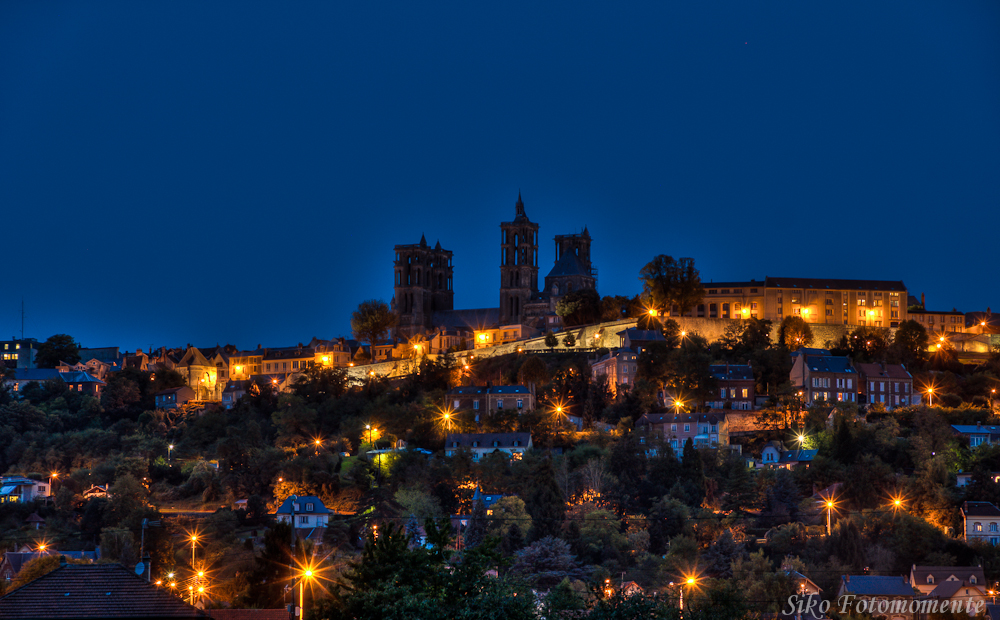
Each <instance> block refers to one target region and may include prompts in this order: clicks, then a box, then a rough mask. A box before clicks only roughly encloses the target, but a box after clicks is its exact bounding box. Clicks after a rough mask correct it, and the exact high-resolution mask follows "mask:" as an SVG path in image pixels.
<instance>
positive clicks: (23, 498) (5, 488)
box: [0, 476, 50, 504]
mask: <svg viewBox="0 0 1000 620" xmlns="http://www.w3.org/2000/svg"><path fill="white" fill-rule="evenodd" d="M49 491H50V489H49V483H48V482H46V481H44V480H32V479H30V478H25V477H24V476H3V477H2V478H0V504H5V503H8V502H32V501H34V500H36V499H39V498H43V497H48V496H49Z"/></svg>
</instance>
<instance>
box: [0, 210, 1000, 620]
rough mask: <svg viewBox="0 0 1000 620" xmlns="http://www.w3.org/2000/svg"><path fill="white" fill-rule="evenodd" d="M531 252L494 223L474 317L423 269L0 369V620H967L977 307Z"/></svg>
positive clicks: (989, 438) (567, 240)
mask: <svg viewBox="0 0 1000 620" xmlns="http://www.w3.org/2000/svg"><path fill="white" fill-rule="evenodd" d="M539 239H540V234H539V225H538V224H536V223H534V222H532V221H531V220H530V219H529V217H528V214H527V211H526V209H525V204H524V202H523V200H522V198H521V197H520V196H518V199H517V201H516V203H515V207H514V216H513V218H512V219H511V221H506V222H502V223H500V238H499V248H500V267H499V269H500V274H499V275H500V281H499V282H500V285H499V295H498V303H497V305H496V306H495V307H489V308H471V309H456V308H454V292H455V291H454V287H455V283H454V277H453V270H454V261H455V260H458V259H460V257H455V256H453V253H452V252H450V251H448V250H445V249H443V248H442V245H441V243H440V242H439V241H437V242H436V243H435V244H434V245H433V246H432V245H430V244H429V243H428V241H427V239H426V237H425V236H422V237H421V239H420V241H419V242H418V243H414V244H404V245H396V246H395V248H394V263H393V272H392V274H388V273H387V274H386V282H387V283H388V282H389V281H390V278H391V281H392V293H391V298H390V300H389V301H385V300H379V299H373V300H359V304H358V309H357V311H356V312H354V314H353V316H352V317H351V326H352V333H351V334H346V335H338V336H336V337H332V336H330V335H327V334H320V336H322V337H317V336H316V335H311V334H310V335H306V334H304V335H303V336H304V337H303V339H302V340H301V341H300V342H297V343H294V344H293V343H277V345H278V346H272V345H264V344H257V345H256V346H253V345H251V347H250V348H248V347H246V346H236V345H232V344H226V345H219V344H216V345H214V346H208V347H205V346H193V345H191V344H185V345H184V346H171V347H168V346H162V347H159V348H152V349H147V350H128V351H125V350H122V349H121V348H120V347H117V346H107V347H100V348H86V347H82V346H80V345H79V343H77V342H76V341H75V340H74V338H73V337H72V336H71V335H66V334H57V335H54V336H52V337H49V338H48V339H45V340H40V339H35V338H30V337H28V338H25V337H21V338H13V339H11V340H6V341H0V353H2V356H3V357H2V360H0V362H2V364H3V375H2V389H0V436H2V437H3V438H4V440H3V442H2V448H3V449H2V450H0V471H2V472H4V473H3V477H2V481H0V482H2V484H0V523H2V527H0V545H2V549H3V552H4V556H3V559H2V562H0V588H2V589H3V591H5V592H6V593H7V595H6V596H4V597H3V598H0V616H4V617H6V616H5V614H10V615H11V617H15V616H17V615H18V614H25V613H30V605H31V603H30V601H31V600H33V599H31V597H30V596H29V594H30V593H31V592H32V588H33V587H34V588H41V587H43V586H44V587H63V586H62V585H61V584H63V583H70V582H72V583H77V582H78V581H79V582H81V583H82V582H86V581H87V580H88V579H91V577H86V575H92V576H93V580H94V581H93V583H94V584H100V583H103V582H102V580H114V579H118V578H119V577H120V576H116V575H117V573H114V572H113V571H112V570H111V569H110V568H108V567H107V564H105V563H108V562H110V563H112V564H115V563H116V564H119V565H121V566H122V567H124V568H125V569H127V570H128V571H129V572H132V573H134V575H135V576H136V577H137V578H138V579H141V580H144V583H141V584H137V585H135V587H136V588H138V589H137V590H136V591H137V592H142V593H143V594H142V595H141V596H139V595H137V600H140V601H149V602H148V605H150V606H154V607H155V606H161V607H162V606H163V605H167V606H168V607H169V606H172V605H177V614H178V616H177V617H182V616H184V614H194V615H200V614H207V615H211V616H213V617H218V618H236V617H242V616H238V615H225V614H227V613H228V614H233V613H236V610H250V609H254V610H257V611H260V610H274V611H275V613H276V614H277V615H276V616H273V617H284V618H287V617H290V616H289V614H291V615H292V617H294V616H295V615H297V614H300V613H304V615H305V617H306V618H369V617H371V618H376V617H428V618H437V617H442V618H444V617H468V618H473V617H475V618H479V617H483V618H485V617H499V616H497V615H495V614H501V615H502V616H504V617H515V618H522V617H523V618H528V617H532V618H535V617H540V616H541V617H551V616H553V615H561V616H563V617H585V616H589V617H594V618H605V617H606V618H626V617H628V618H631V617H640V616H641V614H643V613H647V614H660V615H655V616H653V615H645V616H641V617H664V618H668V617H675V618H676V617H681V614H682V613H683V614H684V615H683V617H685V618H692V617H694V618H701V617H704V618H719V617H727V618H739V617H747V618H750V617H808V618H822V617H830V618H834V617H857V616H851V615H850V614H851V613H856V614H863V613H866V609H867V612H872V611H878V609H877V605H878V604H879V601H889V604H890V605H891V604H896V606H897V608H899V609H904V611H902V612H900V614H898V615H893V616H892V617H900V618H916V617H924V616H921V615H920V613H921V612H920V611H919V610H923V612H924V613H925V614H926V613H927V610H939V609H940V610H943V609H947V608H949V607H948V605H950V608H951V609H966V610H967V609H972V607H974V606H976V605H978V606H979V607H977V608H976V609H978V610H980V611H982V612H983V613H1000V608H997V607H996V606H995V605H994V603H995V597H996V591H997V590H998V589H1000V588H998V585H997V584H998V581H1000V552H998V544H1000V530H998V528H1000V507H998V506H1000V420H998V419H997V413H996V407H995V404H996V403H995V400H996V390H997V387H998V384H1000V379H998V377H1000V317H994V316H993V315H992V313H991V311H990V310H989V308H988V307H986V308H983V309H966V310H967V311H965V312H962V311H959V310H957V309H955V308H952V309H950V310H947V307H948V306H949V305H950V304H949V303H947V301H946V300H945V301H944V302H942V303H940V304H939V303H936V302H935V303H932V304H925V298H924V295H923V294H922V293H916V292H914V291H910V290H908V289H907V287H906V285H905V284H904V282H903V280H892V281H883V280H851V279H821V278H811V277H791V276H788V277H786V276H768V275H763V274H762V275H763V277H761V278H760V279H759V280H757V279H752V280H750V281H716V280H715V279H714V275H715V274H713V278H712V279H709V280H707V281H706V275H705V274H701V273H700V272H699V270H698V269H697V267H696V265H695V260H694V259H692V258H674V257H671V256H668V255H665V254H664V255H658V256H654V257H650V261H649V262H648V264H646V265H645V267H643V268H642V270H641V271H640V272H639V273H638V274H636V275H637V277H638V279H639V281H641V283H642V290H641V291H639V292H637V293H636V294H635V295H633V296H603V297H602V296H601V295H600V294H599V292H598V291H599V287H600V281H599V278H598V270H597V267H596V266H595V265H594V264H593V263H592V260H591V256H592V253H591V246H592V244H595V243H599V241H600V240H599V239H594V238H592V237H591V234H590V232H589V231H588V230H587V228H586V227H584V228H583V229H582V231H581V232H578V233H565V234H556V235H555V236H554V260H553V263H552V267H551V268H550V269H549V270H548V272H547V273H546V274H545V275H543V276H541V272H540V270H542V267H541V265H540V260H539V249H540V248H539V243H540V242H539ZM800 269H801V268H800ZM718 275H720V276H722V277H725V275H726V274H718ZM800 275H803V276H808V275H809V274H808V273H806V274H800ZM901 275H902V274H901ZM540 276H541V277H540ZM483 286H485V285H483ZM386 290H387V295H386V296H387V297H388V296H389V295H388V287H387V289H386ZM305 336H308V338H306V337H305ZM88 567H89V568H88ZM88 570H89V571H92V572H90V573H88V572H87V571H88ZM123 570H124V569H123ZM46 580H48V581H46ZM46 583H48V584H51V585H45V584H46ZM140 586H141V587H140ZM74 587H76V586H74ZM81 587H83V586H81ZM94 587H95V588H96V587H97V585H95V586H94ZM143 588H146V589H143ZM95 591H96V590H95ZM25 593H28V594H25ZM845 596H846V597H851V596H853V597H854V598H853V601H854V602H853V603H852V605H854V607H851V608H850V609H847V610H846V611H845V608H843V607H842V606H841V605H840V604H841V603H842V601H843V600H844V597H845ZM158 597H159V598H158ZM164 597H166V598H164ZM790 597H797V598H795V599H794V600H795V601H798V603H802V604H803V605H804V606H805V608H808V609H807V610H806V611H805V612H804V611H803V609H798V610H797V611H795V610H794V609H793V611H792V612H791V613H790V612H789V611H788V607H789V601H790V600H792V599H790ZM26 601H27V602H26ZM859 601H864V603H861V605H862V606H861V607H858V604H859V603H858V602H859ZM823 602H826V605H825V608H824V605H823V604H822V603H823ZM798 603H795V604H798ZM142 604H147V603H142ZM142 604H140V603H137V605H138V607H137V608H136V609H137V611H136V614H139V613H140V612H143V613H145V608H143V607H142ZM795 604H793V605H792V607H793V608H794V605H795ZM865 604H867V605H868V607H867V608H865V607H864V605H865ZM873 604H874V605H876V607H871V605H873ZM956 605H961V607H957V606H956ZM26 606H27V607H26ZM914 609H916V610H917V611H913V610H914ZM643 610H645V611H643ZM223 612H224V613H223ZM477 614H479V615H477ZM637 614H638V615H637ZM796 614H798V615H797V616H796ZM246 617H247V618H249V617H250V615H247V616H246ZM254 617H263V616H254Z"/></svg>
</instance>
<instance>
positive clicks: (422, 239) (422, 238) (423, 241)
mask: <svg viewBox="0 0 1000 620" xmlns="http://www.w3.org/2000/svg"><path fill="white" fill-rule="evenodd" d="M420 247H422V248H425V247H427V237H425V236H424V234H423V233H420Z"/></svg>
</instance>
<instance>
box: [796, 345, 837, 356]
mask: <svg viewBox="0 0 1000 620" xmlns="http://www.w3.org/2000/svg"><path fill="white" fill-rule="evenodd" d="M800 355H830V352H829V351H828V350H826V349H811V348H809V347H802V348H801V349H797V350H795V351H792V357H798V356H800Z"/></svg>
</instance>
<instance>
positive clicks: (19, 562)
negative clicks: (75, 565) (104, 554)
mask: <svg viewBox="0 0 1000 620" xmlns="http://www.w3.org/2000/svg"><path fill="white" fill-rule="evenodd" d="M46 555H64V556H66V557H67V558H71V559H74V560H89V561H90V562H96V561H97V560H100V559H101V549H100V547H98V548H97V549H95V550H94V551H8V552H7V553H5V554H4V556H3V559H2V560H0V579H2V580H4V581H10V580H12V579H13V578H14V576H15V575H17V574H18V573H19V572H21V568H22V567H23V566H24V565H25V564H27V563H28V562H30V561H31V560H34V559H35V558H40V557H42V556H46Z"/></svg>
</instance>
